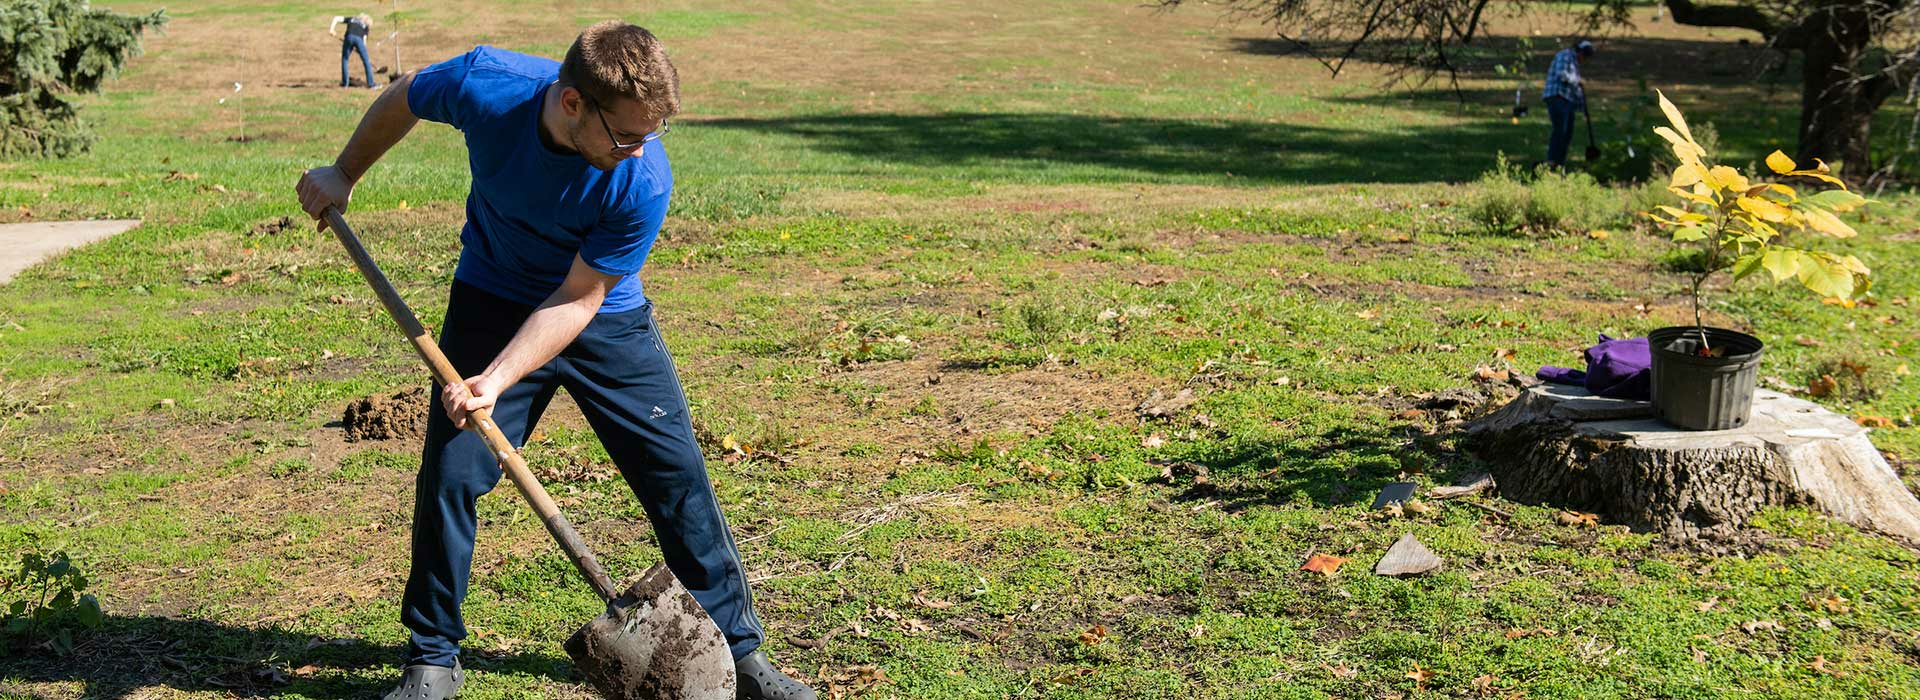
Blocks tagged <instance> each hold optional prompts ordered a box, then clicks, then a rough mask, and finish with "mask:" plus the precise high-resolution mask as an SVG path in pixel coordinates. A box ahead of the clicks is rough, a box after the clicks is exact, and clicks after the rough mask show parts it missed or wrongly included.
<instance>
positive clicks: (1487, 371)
mask: <svg viewBox="0 0 1920 700" xmlns="http://www.w3.org/2000/svg"><path fill="white" fill-rule="evenodd" d="M1512 377H1513V374H1512V373H1510V372H1508V371H1506V370H1504V369H1494V368H1492V367H1488V366H1486V365H1481V366H1479V367H1475V368H1474V370H1473V379H1474V380H1475V381H1481V382H1493V383H1501V382H1505V381H1507V380H1508V379H1511V378H1512Z"/></svg>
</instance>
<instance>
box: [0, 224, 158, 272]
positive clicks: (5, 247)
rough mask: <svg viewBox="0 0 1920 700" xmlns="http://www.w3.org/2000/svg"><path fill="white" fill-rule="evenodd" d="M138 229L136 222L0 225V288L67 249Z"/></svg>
mask: <svg viewBox="0 0 1920 700" xmlns="http://www.w3.org/2000/svg"><path fill="white" fill-rule="evenodd" d="M139 225H140V220H139V219H109V220H106V221H35V222H33V223H26V224H0V284H6V283H7V282H9V281H12V280H13V276H14V275H17V274H20V271H21V270H25V269H27V268H29V267H33V266H34V265H35V264H36V263H39V262H40V261H42V260H46V259H47V258H51V257H53V256H55V255H59V254H60V253H61V252H62V251H65V250H67V249H69V248H78V247H80V246H83V245H86V244H88V243H92V242H94V241H97V240H100V239H102V238H106V237H108V236H111V235H113V234H116V233H120V232H122V231H125V230H127V229H130V228H133V227H135V226H139Z"/></svg>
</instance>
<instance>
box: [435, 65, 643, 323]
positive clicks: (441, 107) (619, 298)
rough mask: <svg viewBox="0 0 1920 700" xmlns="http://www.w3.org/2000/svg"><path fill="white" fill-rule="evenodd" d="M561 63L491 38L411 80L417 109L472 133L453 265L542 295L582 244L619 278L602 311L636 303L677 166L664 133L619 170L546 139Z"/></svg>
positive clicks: (480, 280)
mask: <svg viewBox="0 0 1920 700" xmlns="http://www.w3.org/2000/svg"><path fill="white" fill-rule="evenodd" d="M559 71H560V64H559V62H557V61H554V60H553V59H549V58H541V57H538V56H528V55H525V54H519V53H514V52H512V51H503V50H500V49H496V48H493V47H489V46H482V47H479V48H476V49H474V50H472V51H469V52H467V53H466V54H464V55H461V56H458V57H455V58H452V59H448V60H447V61H445V62H442V63H437V64H434V65H433V66H430V67H428V68H424V69H422V70H421V71H420V72H419V73H418V74H415V75H414V77H413V85H412V86H411V87H409V88H408V89H407V107H408V108H409V109H411V110H413V113H414V115H415V116H418V117H420V118H421V119H427V120H431V121H436V122H442V123H445V124H450V125H452V126H453V128H455V129H459V130H460V132H461V133H462V134H463V135H465V136H466V141H467V162H468V164H469V167H470V168H471V169H472V171H473V189H472V191H471V192H469V193H468V194H467V225H466V227H465V228H463V229H461V231H460V245H461V250H460V265H459V266H458V267H457V268H455V269H454V273H453V276H454V278H455V279H459V280H461V281H463V282H466V283H468V284H471V285H474V286H476V287H479V288H481V289H484V290H486V291H488V292H492V293H493V294H496V295H498V296H501V297H505V298H507V299H511V300H514V301H517V302H520V303H523V304H527V305H530V306H531V305H538V304H540V303H541V302H543V301H545V300H546V298H547V296H548V295H550V294H552V293H553V291H554V290H555V289H559V288H560V283H561V282H562V281H564V280H565V279H566V277H567V272H568V271H569V270H571V269H572V267H573V257H574V255H575V254H578V255H579V256H580V258H581V259H582V260H585V261H586V263H587V265H588V266H590V267H592V268H593V269H595V270H598V271H600V272H603V273H606V274H609V275H621V276H622V279H621V280H620V282H619V283H618V284H616V285H615V286H614V288H613V290H612V291H610V292H608V293H607V298H606V300H605V301H604V302H602V303H601V305H600V313H615V312H620V311H628V310H631V309H636V308H639V307H640V306H641V305H643V304H645V303H646V301H647V299H646V295H645V294H644V293H643V292H642V291H641V288H640V277H639V275H638V273H639V272H640V266H641V265H642V264H644V263H645V262H646V261H647V251H648V250H650V249H652V248H653V240H654V237H655V236H656V235H658V234H659V233H660V223H661V221H663V220H665V219H666V216H667V199H668V197H669V196H670V195H671V194H672V192H673V170H672V168H671V167H670V166H669V165H668V164H667V151H666V149H665V148H662V147H661V144H660V142H658V141H655V142H653V143H649V144H647V147H646V150H645V153H644V154H642V155H641V156H640V157H638V158H627V159H625V160H622V161H620V164H619V165H618V166H615V167H614V169H613V170H612V171H602V170H600V169H599V168H595V167H593V166H591V165H588V164H587V161H586V159H584V158H581V157H580V156H579V155H576V154H562V153H556V152H554V151H553V150H551V149H549V148H547V146H546V145H545V144H543V143H541V139H540V131H539V130H540V105H541V103H542V101H543V100H544V99H545V98H546V91H547V89H548V86H549V85H551V84H552V83H553V81H554V79H555V78H556V77H558V76H559Z"/></svg>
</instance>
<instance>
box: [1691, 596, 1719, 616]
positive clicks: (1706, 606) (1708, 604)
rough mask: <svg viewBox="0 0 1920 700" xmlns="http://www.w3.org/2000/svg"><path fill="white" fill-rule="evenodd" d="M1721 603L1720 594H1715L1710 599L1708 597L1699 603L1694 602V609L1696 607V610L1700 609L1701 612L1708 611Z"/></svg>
mask: <svg viewBox="0 0 1920 700" xmlns="http://www.w3.org/2000/svg"><path fill="white" fill-rule="evenodd" d="M1719 604H1720V596H1714V597H1712V598H1708V599H1706V600H1704V601H1701V602H1698V603H1694V604H1693V609H1694V610H1697V611H1699V612H1707V611H1709V610H1712V609H1713V606H1715V605H1719Z"/></svg>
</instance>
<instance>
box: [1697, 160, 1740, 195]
mask: <svg viewBox="0 0 1920 700" xmlns="http://www.w3.org/2000/svg"><path fill="white" fill-rule="evenodd" d="M1707 184H1709V185H1712V186H1713V188H1714V189H1718V190H1732V191H1735V192H1744V191H1746V189H1747V178H1746V176H1745V175H1741V174H1740V171H1738V170H1734V169H1733V168H1732V167H1729V166H1725V165H1716V166H1713V169H1712V170H1708V171H1707Z"/></svg>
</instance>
